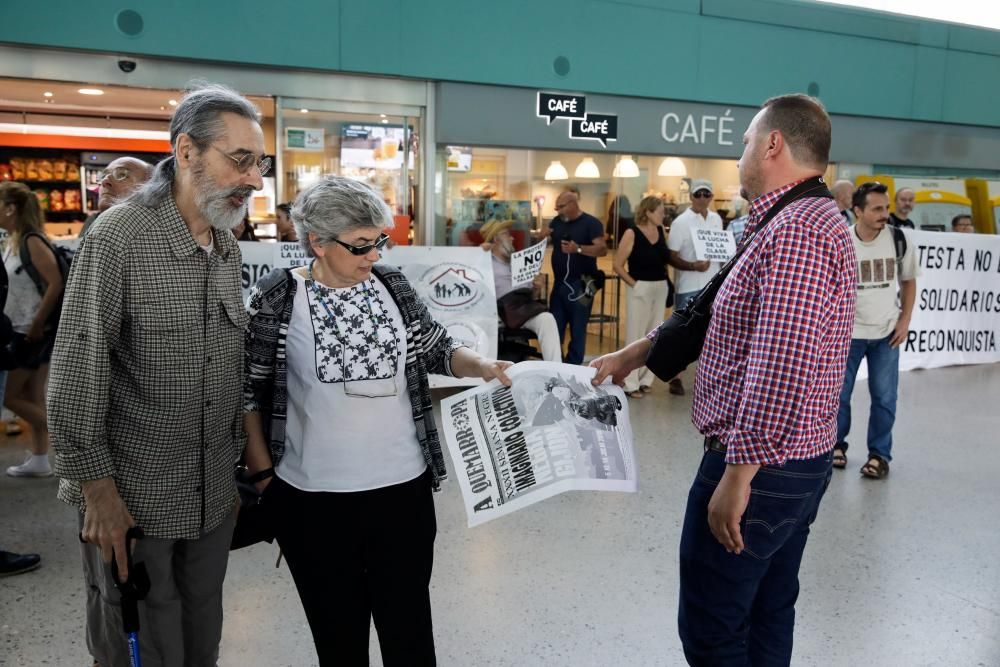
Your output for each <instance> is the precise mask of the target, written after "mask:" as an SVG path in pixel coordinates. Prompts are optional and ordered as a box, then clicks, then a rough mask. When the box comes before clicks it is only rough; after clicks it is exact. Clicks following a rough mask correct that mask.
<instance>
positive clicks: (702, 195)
mask: <svg viewBox="0 0 1000 667" xmlns="http://www.w3.org/2000/svg"><path fill="white" fill-rule="evenodd" d="M691 197H693V198H694V199H711V198H712V193H711V192H709V191H708V190H698V192H696V193H694V194H693V195H691Z"/></svg>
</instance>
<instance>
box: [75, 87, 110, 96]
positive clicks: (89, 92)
mask: <svg viewBox="0 0 1000 667" xmlns="http://www.w3.org/2000/svg"><path fill="white" fill-rule="evenodd" d="M76 92H78V93H80V94H81V95H103V94H104V91H103V90H101V89H100V88H81V89H80V90H78V91H76Z"/></svg>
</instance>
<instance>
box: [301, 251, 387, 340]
mask: <svg viewBox="0 0 1000 667" xmlns="http://www.w3.org/2000/svg"><path fill="white" fill-rule="evenodd" d="M315 262H316V260H313V261H312V262H310V263H309V275H308V276H307V278H306V284H307V285H308V286H309V289H310V290H311V291H312V293H313V294H315V295H316V301H318V302H319V303H320V305H322V306H323V309H324V310H325V311H326V315H327V320H328V321H329V322H330V325H331V326H332V327H333V330H334V335H335V336H336V338H337V342H338V343H340V346H341V348H342V349H343V350H346V349H347V348H348V345H347V342H346V341H345V340H344V338H343V336H342V335H341V333H340V325H339V323H338V322H337V315H336V313H334V312H333V308H331V307H330V304H329V302H328V299H329V298H330V297H329V295H324V294H323V291H322V289H321V288H320V287H319V284H318V281H317V280H316V279H315V278H314V277H313V264H314V263H315ZM371 280H373V279H372V278H369V279H368V280H366V281H365V282H364V296H365V303H366V304H367V306H368V318H369V319H370V320H371V321H372V325H373V326H374V329H375V336H376V338H377V337H378V330H379V321H378V316H377V315H376V314H375V308H374V307H373V306H372V299H371V293H372V292H374V291H375V290H374V289H372V287H371V285H370V281H371ZM326 289H330V288H326ZM375 300H376V301H378V302H379V306H381V309H382V314H383V315H384V316H385V320H386V323H387V324H388V328H389V329H390V330H391V331H392V333H393V335H392V336H391V338H392V346H393V348H394V353H395V356H396V357H397V359H398V357H399V342H398V341H397V340H396V329H395V327H393V326H392V322H391V321H390V320H389V314H388V312H386V309H385V305H384V304H383V303H382V299H381V298H380V297H379V295H378V292H375ZM359 310H361V309H360V308H359Z"/></svg>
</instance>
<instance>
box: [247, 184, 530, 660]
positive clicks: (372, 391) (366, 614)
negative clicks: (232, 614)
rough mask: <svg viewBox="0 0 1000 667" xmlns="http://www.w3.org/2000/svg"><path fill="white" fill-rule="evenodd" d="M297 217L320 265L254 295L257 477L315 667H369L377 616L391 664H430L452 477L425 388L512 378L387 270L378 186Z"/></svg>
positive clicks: (320, 190) (319, 195) (313, 192)
mask: <svg viewBox="0 0 1000 667" xmlns="http://www.w3.org/2000/svg"><path fill="white" fill-rule="evenodd" d="M291 213H292V221H293V223H294V224H295V228H296V231H297V232H298V236H299V239H300V242H301V243H302V245H303V248H304V249H305V251H306V253H307V254H308V255H309V257H310V258H312V261H311V262H310V264H309V265H308V266H304V267H299V268H297V269H291V270H290V269H277V270H275V271H272V272H271V273H269V274H267V275H266V276H264V278H262V279H261V280H260V281H258V282H257V284H256V285H255V286H254V287H253V290H252V291H251V293H250V298H249V304H248V311H249V313H250V321H249V324H248V325H247V332H246V340H247V345H246V358H245V378H246V388H245V391H244V396H245V400H244V429H245V430H246V434H247V446H246V453H245V461H246V465H247V470H248V472H249V473H250V474H251V475H254V474H256V475H257V476H258V477H259V478H261V480H260V482H258V487H260V488H261V491H262V494H263V495H262V502H263V503H264V504H265V505H266V506H268V507H270V512H271V516H272V517H273V520H274V525H275V528H276V538H277V541H278V545H279V546H280V547H281V550H282V553H283V554H284V557H285V559H286V560H287V562H288V568H289V570H291V573H292V578H293V579H294V580H295V586H296V588H297V589H298V592H299V597H300V598H301V600H302V606H303V607H304V609H305V613H306V619H307V620H308V622H309V627H310V629H311V630H312V635H313V640H314V642H315V645H316V651H317V653H318V656H319V661H318V662H319V664H320V665H367V664H368V662H369V657H368V634H369V627H370V626H371V623H372V619H373V618H374V621H375V629H376V631H377V632H378V638H379V645H380V647H381V652H382V661H383V663H384V664H385V665H433V664H435V653H434V637H433V632H432V623H431V601H430V593H429V589H428V586H429V584H430V579H431V565H432V562H433V558H434V537H435V535H436V533H437V527H436V526H437V524H436V520H435V516H434V501H433V499H432V497H431V491H432V489H433V490H438V489H439V488H440V484H441V480H443V479H444V477H445V464H444V456H443V455H442V452H441V443H440V441H439V439H438V434H437V428H436V427H435V425H434V412H433V406H432V402H431V394H430V389H429V388H428V380H427V375H428V373H438V374H443V375H452V376H459V377H479V378H482V379H483V380H486V381H487V382H489V381H490V380H492V379H494V378H495V379H498V380H499V381H501V382H503V383H504V384H505V385H508V386H509V385H510V379H509V378H508V377H507V376H506V374H505V372H504V369H505V368H507V367H508V366H509V365H510V364H509V363H508V362H504V361H495V360H490V359H485V358H483V357H482V356H480V355H479V354H477V353H476V352H474V351H472V350H470V349H469V348H467V347H462V346H461V344H459V343H456V342H455V341H454V340H453V339H452V337H451V336H450V335H449V334H448V332H447V330H446V329H445V328H444V327H443V326H441V325H440V324H439V323H437V322H435V321H434V320H433V319H432V318H431V316H430V314H429V313H428V311H427V308H426V306H425V305H424V303H423V302H422V301H421V300H420V299H419V298H418V297H417V295H416V292H415V291H414V289H413V287H412V286H411V285H410V284H409V282H407V280H406V278H405V277H404V276H403V274H402V273H400V272H399V271H398V270H395V269H393V268H390V267H388V266H385V265H382V264H376V262H377V261H378V259H379V256H380V251H381V249H382V248H383V247H385V244H386V241H387V240H388V238H389V237H388V236H387V235H386V234H385V233H384V230H385V228H386V227H387V226H390V225H392V213H391V212H390V211H389V208H388V207H387V206H386V205H385V202H383V201H382V197H381V195H380V194H379V193H377V192H376V191H375V190H373V189H372V188H371V187H370V186H368V185H366V184H364V183H361V182H358V181H354V180H351V179H349V178H344V177H340V176H327V177H326V178H323V179H321V180H319V181H317V182H316V183H314V184H312V185H310V186H309V187H308V188H306V189H305V190H303V191H302V192H301V193H300V194H299V196H298V198H297V199H296V200H295V204H294V205H293V206H292V211H291ZM272 466H273V470H271V471H269V469H271V468H272ZM270 472H273V476H270V477H269V476H268V475H269V473H270ZM259 473H263V477H262V476H261V475H260V474H259ZM262 604H264V605H266V604H267V602H266V601H264V602H263V603H262Z"/></svg>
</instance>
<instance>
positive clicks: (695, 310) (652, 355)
mask: <svg viewBox="0 0 1000 667" xmlns="http://www.w3.org/2000/svg"><path fill="white" fill-rule="evenodd" d="M804 197H823V198H827V199H833V195H832V194H830V191H829V190H828V189H827V187H826V183H824V182H823V178H822V177H821V176H814V177H812V178H810V179H807V180H805V181H803V182H801V183H799V184H798V185H796V186H795V187H794V188H792V189H791V190H789V191H788V192H786V193H785V194H784V196H782V197H781V199H779V200H778V201H776V202H775V203H774V206H772V207H771V208H769V209H768V210H767V213H765V214H764V217H762V218H761V220H760V223H759V224H758V225H757V227H756V228H755V229H754V231H753V233H752V234H751V235H749V236H746V237H744V239H743V243H741V244H740V247H739V249H738V250H737V251H736V254H735V255H733V256H732V257H731V258H730V259H729V261H728V262H726V264H725V266H723V267H722V268H721V269H719V272H718V273H716V274H715V275H714V276H713V277H712V279H711V280H710V281H709V283H708V284H707V285H705V287H703V288H702V290H701V291H700V292H699V293H698V295H697V296H696V297H694V298H693V299H691V301H690V302H689V303H688V305H687V306H685V307H684V308H683V309H681V310H675V311H674V313H673V314H672V315H671V316H670V318H669V319H667V320H666V321H665V322H663V324H661V325H660V326H659V328H658V329H657V330H656V339H655V340H654V341H653V345H652V347H651V348H650V349H649V354H648V355H647V356H646V367H647V368H649V370H651V371H653V373H654V374H655V375H656V377H658V378H660V379H661V380H663V381H667V380H671V379H673V378H675V377H677V374H678V373H680V372H681V371H683V370H684V369H685V368H687V367H688V366H689V365H690V364H692V363H694V362H695V361H697V360H698V357H699V356H700V355H701V348H702V346H703V345H704V344H705V335H706V334H707V333H708V324H709V322H710V321H711V319H712V302H713V301H715V295H716V294H717V293H718V292H719V288H720V287H722V283H723V282H725V280H726V276H728V275H729V272H730V271H732V269H733V266H735V264H736V262H737V261H739V259H740V257H741V256H742V255H743V253H744V252H746V249H747V248H749V247H750V244H751V243H753V240H754V238H755V237H756V236H757V234H759V233H760V231H761V230H762V229H764V227H765V226H766V225H767V223H768V222H770V221H771V219H772V218H774V216H776V215H778V213H780V212H781V209H783V208H785V207H786V206H788V205H789V204H791V203H792V202H793V201H795V200H796V199H802V198H804Z"/></svg>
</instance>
